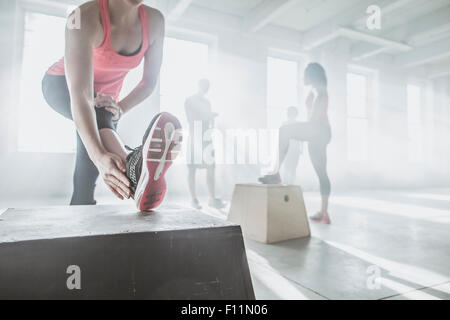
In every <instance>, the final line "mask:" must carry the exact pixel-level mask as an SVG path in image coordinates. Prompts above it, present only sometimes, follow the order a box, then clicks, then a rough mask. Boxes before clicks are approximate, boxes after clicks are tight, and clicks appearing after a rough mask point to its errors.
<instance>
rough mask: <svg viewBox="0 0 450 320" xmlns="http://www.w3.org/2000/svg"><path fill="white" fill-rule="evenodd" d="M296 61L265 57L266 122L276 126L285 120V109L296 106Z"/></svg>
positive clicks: (270, 125) (297, 84) (297, 85)
mask: <svg viewBox="0 0 450 320" xmlns="http://www.w3.org/2000/svg"><path fill="white" fill-rule="evenodd" d="M298 80H299V78H298V62H296V61H291V60H284V59H278V58H272V57H268V58H267V105H268V108H267V113H268V114H267V122H268V123H267V124H268V127H269V128H278V127H280V125H281V124H282V123H283V122H284V121H286V109H287V108H288V107H290V106H295V107H298V87H299V82H298Z"/></svg>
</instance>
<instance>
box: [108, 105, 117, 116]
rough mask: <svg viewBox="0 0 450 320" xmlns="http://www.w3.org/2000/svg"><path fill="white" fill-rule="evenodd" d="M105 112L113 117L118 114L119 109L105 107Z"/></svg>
mask: <svg viewBox="0 0 450 320" xmlns="http://www.w3.org/2000/svg"><path fill="white" fill-rule="evenodd" d="M105 110H106V111H108V112H111V113H112V114H113V115H117V114H118V113H119V108H115V107H105Z"/></svg>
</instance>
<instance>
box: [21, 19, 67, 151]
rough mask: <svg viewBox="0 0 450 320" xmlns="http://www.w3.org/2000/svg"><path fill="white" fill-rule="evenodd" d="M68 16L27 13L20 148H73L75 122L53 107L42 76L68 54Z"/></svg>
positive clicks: (58, 149) (29, 149) (46, 149)
mask: <svg viewBox="0 0 450 320" xmlns="http://www.w3.org/2000/svg"><path fill="white" fill-rule="evenodd" d="M64 29H65V19H64V18H59V17H54V16H50V15H44V14H38V13H26V15H25V35H24V49H23V61H22V74H21V85H20V107H19V119H20V121H19V134H18V149H19V150H20V151H27V152H73V151H74V150H75V145H76V139H75V137H76V136H75V126H74V125H73V122H72V121H70V120H68V119H65V118H64V117H63V116H61V115H59V114H58V113H56V112H55V111H53V110H52V109H51V108H50V107H49V106H48V105H47V103H46V102H45V100H44V98H43V96H42V89H41V80H42V78H43V76H44V74H45V72H46V71H47V69H48V68H49V67H50V66H51V65H52V64H53V63H55V62H56V61H57V60H59V59H60V58H61V57H62V56H63V55H64Z"/></svg>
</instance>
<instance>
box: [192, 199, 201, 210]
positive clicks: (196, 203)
mask: <svg viewBox="0 0 450 320" xmlns="http://www.w3.org/2000/svg"><path fill="white" fill-rule="evenodd" d="M191 206H192V207H193V208H194V209H197V210H200V209H201V208H202V206H201V205H200V202H199V201H198V199H192V200H191Z"/></svg>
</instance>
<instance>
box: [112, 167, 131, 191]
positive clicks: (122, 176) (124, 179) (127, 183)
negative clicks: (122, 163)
mask: <svg viewBox="0 0 450 320" xmlns="http://www.w3.org/2000/svg"><path fill="white" fill-rule="evenodd" d="M111 175H113V176H114V177H116V178H117V179H118V180H119V181H121V182H122V183H123V184H124V185H125V186H127V187H129V186H130V181H129V180H128V178H127V176H126V175H125V174H124V173H123V172H122V171H120V170H119V169H113V170H112V172H111Z"/></svg>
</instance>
